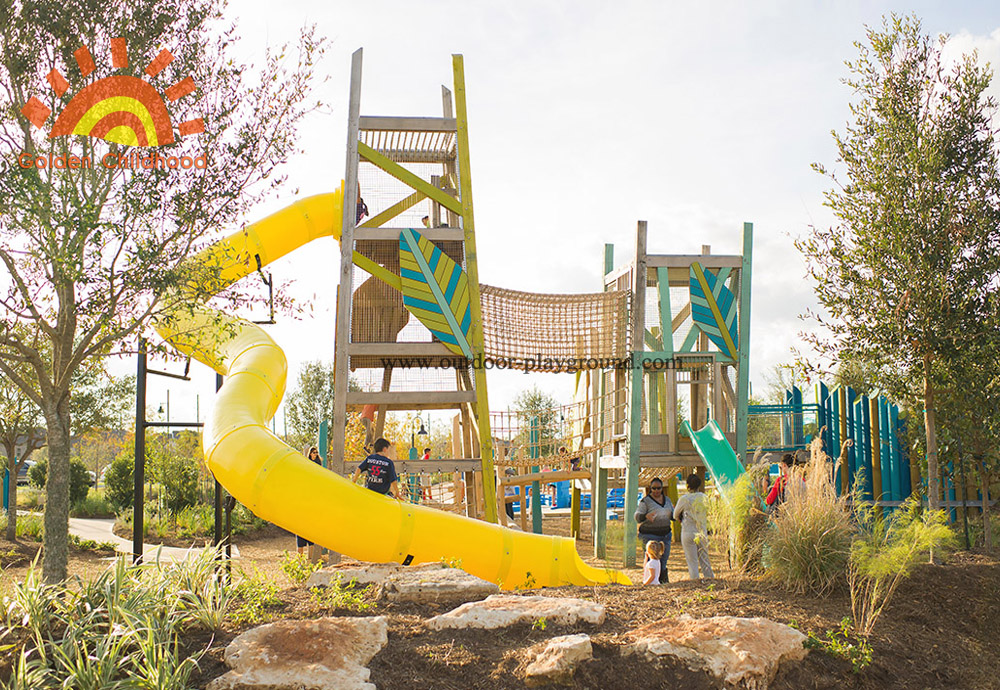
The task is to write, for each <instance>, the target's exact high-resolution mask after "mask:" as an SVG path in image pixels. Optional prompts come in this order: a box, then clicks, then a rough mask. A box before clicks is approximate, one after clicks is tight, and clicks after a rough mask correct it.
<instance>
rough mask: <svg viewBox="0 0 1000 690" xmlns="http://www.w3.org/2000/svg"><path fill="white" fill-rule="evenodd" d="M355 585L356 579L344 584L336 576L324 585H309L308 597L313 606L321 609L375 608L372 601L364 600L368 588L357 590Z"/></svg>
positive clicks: (362, 609) (364, 609)
mask: <svg viewBox="0 0 1000 690" xmlns="http://www.w3.org/2000/svg"><path fill="white" fill-rule="evenodd" d="M356 585H357V580H351V581H350V582H348V583H347V584H346V585H345V584H343V583H342V582H341V580H340V578H337V579H336V580H334V581H333V582H331V583H330V584H329V585H328V586H326V587H322V586H317V587H310V588H309V598H310V599H311V600H312V602H313V604H314V605H315V606H317V607H318V608H321V609H347V610H349V611H356V612H362V611H368V610H370V609H373V608H375V603H374V602H369V601H365V594H366V593H367V592H368V591H369V588H368V587H365V588H364V589H361V590H358V589H356Z"/></svg>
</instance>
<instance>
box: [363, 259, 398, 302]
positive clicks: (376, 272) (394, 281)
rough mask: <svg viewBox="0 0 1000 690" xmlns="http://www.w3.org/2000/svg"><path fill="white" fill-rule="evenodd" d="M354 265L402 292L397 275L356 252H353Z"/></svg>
mask: <svg viewBox="0 0 1000 690" xmlns="http://www.w3.org/2000/svg"><path fill="white" fill-rule="evenodd" d="M354 265H355V266H357V267H358V268H360V269H362V270H365V271H368V272H369V273H371V274H372V276H374V277H375V278H378V279H379V280H381V281H382V282H383V283H385V284H386V285H388V286H389V287H391V288H393V289H394V290H397V291H399V292H402V291H403V279H402V278H400V277H399V276H398V275H396V274H395V273H393V272H392V271H390V270H389V269H387V268H383V267H382V266H380V265H379V264H377V263H375V262H374V261H372V260H371V259H369V258H368V257H367V256H365V255H364V254H359V253H358V252H354Z"/></svg>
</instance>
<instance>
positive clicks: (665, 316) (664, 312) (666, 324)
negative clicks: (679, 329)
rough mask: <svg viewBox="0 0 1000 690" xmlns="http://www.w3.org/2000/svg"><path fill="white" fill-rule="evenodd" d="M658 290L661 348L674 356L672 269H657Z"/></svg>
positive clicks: (669, 355)
mask: <svg viewBox="0 0 1000 690" xmlns="http://www.w3.org/2000/svg"><path fill="white" fill-rule="evenodd" d="M656 291H657V292H658V293H659V297H660V341H661V347H660V350H661V351H662V352H665V353H666V355H667V357H670V358H672V357H673V356H674V323H673V321H674V319H673V312H672V311H671V307H670V269H669V268H662V267H661V268H657V269H656Z"/></svg>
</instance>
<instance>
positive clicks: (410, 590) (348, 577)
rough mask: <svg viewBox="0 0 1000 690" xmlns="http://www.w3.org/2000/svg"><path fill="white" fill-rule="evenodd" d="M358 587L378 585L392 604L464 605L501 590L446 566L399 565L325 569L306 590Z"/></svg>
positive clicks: (374, 564)
mask: <svg viewBox="0 0 1000 690" xmlns="http://www.w3.org/2000/svg"><path fill="white" fill-rule="evenodd" d="M338 580H339V581H340V582H342V583H343V584H347V583H349V582H351V581H352V580H354V581H356V582H357V584H358V585H368V584H376V585H378V586H379V587H381V589H382V595H383V596H384V597H386V598H387V599H389V600H390V601H414V602H450V603H455V602H464V601H476V600H478V599H483V598H485V597H488V596H489V595H491V594H496V593H497V592H499V591H500V588H499V587H498V586H497V585H496V584H495V583H493V582H488V581H486V580H482V579H480V578H478V577H476V576H475V575H470V574H469V573H467V572H465V571H464V570H460V569H458V568H449V567H448V566H446V565H444V564H443V563H424V564H422V565H416V566H402V565H398V564H396V563H373V564H362V565H357V564H354V565H343V566H334V567H330V568H324V569H323V570H319V571H317V572H315V573H313V574H312V575H310V577H309V580H307V581H306V586H307V587H315V586H323V587H329V586H330V585H332V584H334V583H335V582H337V581H338Z"/></svg>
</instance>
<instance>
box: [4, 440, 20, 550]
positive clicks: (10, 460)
mask: <svg viewBox="0 0 1000 690" xmlns="http://www.w3.org/2000/svg"><path fill="white" fill-rule="evenodd" d="M4 451H5V452H6V453H7V477H8V478H9V480H10V481H8V482H7V531H6V534H5V535H4V538H5V539H6V540H7V541H17V466H18V462H17V459H16V458H17V456H16V455H15V454H14V449H13V448H11V447H10V446H8V445H6V444H5V445H4Z"/></svg>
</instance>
